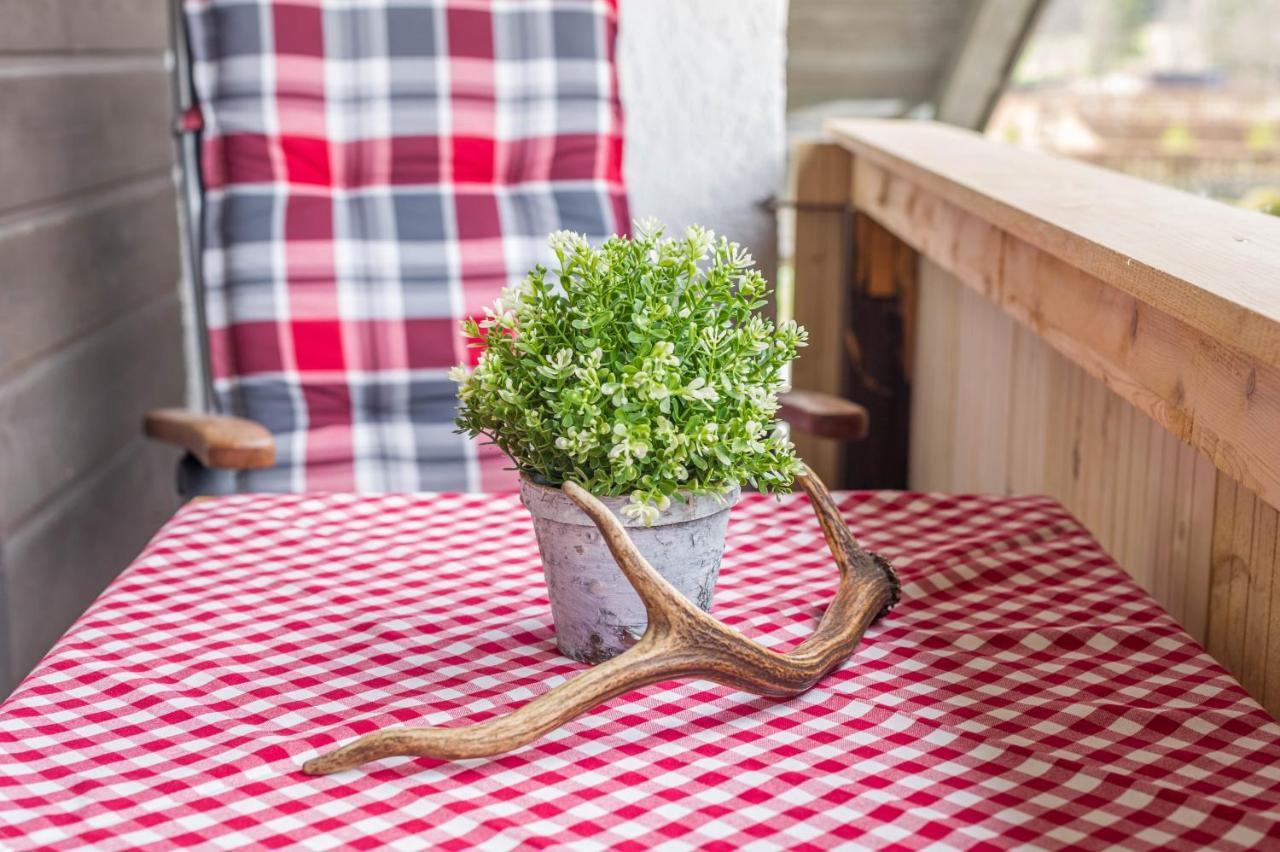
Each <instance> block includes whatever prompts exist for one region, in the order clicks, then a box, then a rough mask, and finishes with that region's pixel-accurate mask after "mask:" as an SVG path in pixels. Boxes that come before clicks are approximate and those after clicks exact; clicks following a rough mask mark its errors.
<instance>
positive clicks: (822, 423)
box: [778, 390, 871, 441]
mask: <svg viewBox="0 0 1280 852" xmlns="http://www.w3.org/2000/svg"><path fill="white" fill-rule="evenodd" d="M778 403H779V406H778V416H779V417H780V418H782V419H783V420H785V421H787V422H788V423H790V424H791V426H792V427H793V428H794V429H796V430H797V431H800V432H805V433H806V434H809V435H817V436H818V437H820V438H835V439H837V440H840V441H859V440H861V439H863V438H865V437H867V431H868V429H869V427H870V422H871V421H870V418H869V417H868V416H867V410H866V409H865V408H863V407H862V406H861V405H858V403H856V402H852V401H850V400H847V399H844V398H843V397H838V396H832V395H831V394H828V393H819V392H818V391H804V390H793V391H788V392H787V393H784V394H780V395H779V396H778Z"/></svg>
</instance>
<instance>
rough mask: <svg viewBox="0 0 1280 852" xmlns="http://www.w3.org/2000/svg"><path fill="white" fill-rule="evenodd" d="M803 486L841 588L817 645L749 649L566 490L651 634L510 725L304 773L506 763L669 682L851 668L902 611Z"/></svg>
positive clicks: (834, 515)
mask: <svg viewBox="0 0 1280 852" xmlns="http://www.w3.org/2000/svg"><path fill="white" fill-rule="evenodd" d="M799 480H800V484H801V486H802V487H803V488H804V489H805V490H806V491H807V492H808V494H809V497H810V500H811V502H812V503H813V506H814V511H815V512H816V513H817V515H818V520H819V523H821V525H822V528H823V532H824V534H825V536H826V539H827V544H828V546H829V547H830V549H831V553H832V556H834V557H835V560H836V562H837V563H838V565H839V567H840V585H839V586H838V588H837V589H836V595H835V597H834V598H833V599H832V601H831V604H830V605H829V606H828V607H827V611H826V612H825V613H823V616H822V619H821V620H820V621H819V622H818V627H817V629H816V630H815V631H814V633H813V635H812V636H811V637H810V638H808V639H806V640H805V641H804V642H801V643H800V644H799V645H797V646H796V647H795V648H794V649H792V650H791V652H790V653H787V654H780V653H778V652H776V651H773V650H770V649H768V648H765V647H763V646H762V645H759V644H758V643H756V642H753V641H751V640H750V639H748V638H747V637H745V636H743V635H742V634H741V633H739V632H737V631H736V630H733V629H732V628H729V627H726V626H725V625H723V624H721V623H720V622H718V621H716V620H715V619H714V618H712V617H711V616H710V615H707V614H706V613H704V612H702V611H701V610H699V609H697V608H696V607H695V606H693V604H691V603H689V602H688V601H687V600H685V599H684V597H683V596H682V595H681V594H680V593H679V592H678V591H676V589H675V588H674V587H672V586H671V584H670V583H668V582H667V581H666V580H665V579H663V578H662V576H661V575H660V574H658V572H657V571H655V570H654V569H653V567H652V566H651V565H649V563H648V562H647V561H646V560H645V558H644V557H643V556H642V555H641V554H640V553H639V551H638V550H636V548H635V545H634V544H632V542H631V540H630V539H629V538H628V537H627V534H626V530H625V528H624V527H623V526H622V524H621V523H619V522H618V520H617V518H615V517H614V516H613V515H612V514H611V513H610V512H609V510H608V509H607V508H605V506H604V505H603V504H602V503H601V502H600V501H599V500H597V499H596V498H595V497H593V496H592V495H590V494H588V493H587V492H586V491H585V490H583V489H582V488H580V487H579V486H577V485H575V484H573V483H566V484H565V486H564V490H565V493H567V494H568V495H569V496H570V498H572V499H573V500H574V502H575V503H577V504H578V505H579V506H581V507H582V509H583V511H585V512H586V513H587V515H588V516H589V517H590V518H591V520H592V521H593V522H594V523H595V525H596V527H597V528H598V529H599V530H600V533H601V535H602V536H603V537H604V539H605V541H606V543H607V544H608V545H609V549H610V551H611V552H612V553H613V555H614V558H615V559H617V560H618V565H619V567H620V568H621V569H622V570H623V572H624V574H625V575H626V577H627V580H628V581H629V582H630V583H631V584H632V586H633V587H634V588H635V589H636V592H637V594H639V595H640V597H641V599H642V600H643V601H644V603H645V608H646V610H647V611H648V613H649V626H648V628H647V629H646V630H645V633H644V635H643V636H642V637H641V638H640V641H639V642H637V643H636V644H635V645H634V646H632V647H631V648H630V649H629V650H628V651H626V653H624V654H621V655H619V656H617V657H614V658H613V659H612V660H609V661H608V662H605V663H603V664H601V665H599V666H597V667H595V668H594V669H591V670H589V671H586V672H583V673H582V674H580V675H578V676H577V677H575V678H573V679H572V680H570V681H567V682H565V683H562V684H560V685H559V686H557V687H556V688H555V689H552V690H551V691H549V692H547V693H545V694H543V695H542V696H540V697H538V698H536V699H534V700H533V701H530V702H529V703H528V704H525V705H524V706H522V707H520V708H518V709H516V710H514V711H512V712H511V713H509V714H507V715H506V716H502V717H499V718H497V719H491V720H490V721H488V722H482V723H480V724H478V725H470V726H465V727H459V728H386V729H383V730H381V731H376V732H374V733H372V734H366V735H365V736H363V737H360V738H359V739H357V740H355V741H354V742H351V743H349V744H348V745H345V746H343V747H342V748H340V749H337V750H336V751H333V752H330V753H329V754H326V755H322V756H321V757H318V758H315V759H314V760H310V761H308V762H307V763H306V764H304V765H303V767H302V771H303V772H306V773H307V774H309V775H326V774H328V773H331V772H338V771H340V770H343V769H350V768H353V767H356V766H359V765H360V764H362V763H366V762H368V761H371V760H377V759H379V758H383V757H392V756H413V757H435V758H440V759H444V760H459V759H464V758H475V757H487V756H490V755H495V754H502V753H503V752H507V751H511V750H512V749H515V748H519V747H520V746H522V745H525V744H527V743H530V742H532V741H534V740H536V739H538V738H539V737H541V736H542V735H544V734H546V733H548V732H549V731H552V730H554V729H556V728H558V727H560V726H561V725H563V724H565V723H566V722H568V721H569V720H571V719H573V718H575V717H576V716H578V715H580V714H582V713H585V712H586V711H588V710H591V709H592V708H594V707H596V706H598V705H599V704H601V703H602V702H605V701H608V700H609V699H610V698H613V697H615V696H617V695H621V694H622V693H624V692H629V691H631V690H633V689H638V688H639V687H642V686H646V685H648V684H651V683H656V682H658V681H662V680H670V679H673V678H686V677H690V678H691V677H700V678H705V679H708V680H713V681H716V682H718V683H725V684H729V685H732V686H736V687H739V688H743V689H748V690H751V691H753V692H756V693H758V694H760V695H772V696H784V697H785V696H790V695H798V694H799V693H801V692H804V691H805V690H807V689H809V688H811V687H812V686H813V685H814V684H815V683H817V681H818V680H819V679H820V678H822V677H823V676H824V675H826V674H827V673H828V672H830V671H831V670H832V669H834V668H836V667H837V666H839V665H840V664H841V663H843V662H844V661H845V660H847V659H848V657H849V655H850V654H851V653H853V649H854V648H855V647H856V646H857V644H858V641H859V640H860V639H861V638H862V634H863V632H864V631H865V630H866V629H867V627H868V626H869V625H870V624H871V623H872V622H873V621H875V619H876V618H878V617H879V616H880V615H882V614H883V613H884V612H886V611H888V609H889V608H891V607H892V606H893V605H894V603H896V602H897V595H898V585H897V578H896V576H895V575H894V573H893V569H892V568H890V567H889V564H888V563H887V562H885V561H884V560H883V559H881V558H880V557H878V556H875V555H874V554H869V553H867V552H866V551H864V550H862V549H861V548H860V547H858V544H857V542H856V541H854V539H853V535H852V534H851V533H850V532H849V530H848V528H847V527H846V526H845V525H844V522H843V520H841V518H840V514H839V511H838V510H837V508H836V506H835V503H834V501H833V500H832V499H831V495H830V494H829V493H828V492H827V489H826V488H825V487H824V486H823V485H822V483H821V481H820V480H819V479H818V478H817V476H816V475H814V473H813V472H812V471H811V470H808V468H806V469H805V471H804V473H803V474H802V475H801V476H800V477H799Z"/></svg>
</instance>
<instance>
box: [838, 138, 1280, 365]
mask: <svg viewBox="0 0 1280 852" xmlns="http://www.w3.org/2000/svg"><path fill="white" fill-rule="evenodd" d="M827 130H828V132H829V133H830V134H831V135H832V136H834V137H835V138H836V140H837V141H838V142H839V143H840V144H841V145H843V146H844V147H846V148H848V149H849V150H850V151H852V152H853V153H854V155H855V156H856V157H859V158H865V160H867V161H869V162H871V163H874V164H876V165H878V166H880V167H882V168H883V169H884V170H885V171H887V172H889V173H891V174H893V175H896V176H898V177H901V178H903V179H905V180H907V181H910V182H911V183H912V184H913V185H915V186H917V187H919V188H920V189H921V190H924V191H926V192H928V193H930V194H932V195H935V196H937V197H938V198H939V199H942V200H944V201H946V202H949V203H950V204H953V205H955V206H956V207H959V208H961V209H962V210H964V211H966V212H967V213H970V214H973V215H975V216H977V217H979V218H981V219H983V220H985V221H986V222H989V223H991V224H992V225H995V226H997V227H999V228H1001V229H1003V230H1004V231H1007V232H1008V233H1009V234H1011V235H1013V236H1015V237H1017V238H1018V239H1020V240H1023V241H1025V242H1026V243H1028V244H1029V245H1032V246H1034V247H1035V248H1037V249H1040V250H1041V251H1044V252H1045V253H1047V254H1049V255H1051V256H1053V257H1056V258H1059V259H1061V260H1063V261H1065V262H1067V263H1068V264H1070V265H1071V266H1074V267H1076V268H1078V269H1080V270H1082V271H1084V272H1087V273H1089V274H1090V275H1092V276H1094V277H1096V278H1098V279H1100V280H1102V281H1104V282H1106V283H1107V284H1110V285H1111V286H1113V287H1115V288H1117V289H1119V290H1121V291H1123V292H1125V293H1128V294H1130V295H1132V296H1134V297H1136V298H1138V299H1140V300H1142V301H1143V302H1145V303H1146V304H1148V305H1151V306H1152V307H1153V308H1156V309H1157V310H1159V311H1161V312H1163V313H1166V314H1168V315H1170V316H1173V317H1176V318H1177V319H1179V320H1181V321H1183V322H1185V323H1186V324H1187V325H1189V326H1191V327H1192V328H1194V329H1197V330H1199V331H1202V332H1204V333H1206V334H1207V335H1209V336H1211V337H1213V338H1215V339H1218V340H1220V341H1222V342H1224V343H1228V344H1230V345H1231V346H1232V347H1234V348H1236V349H1238V350H1239V351H1240V352H1242V353H1243V354H1245V355H1250V356H1253V357H1256V358H1258V359H1259V360H1261V361H1264V362H1266V363H1268V364H1271V365H1272V366H1280V218H1277V217H1273V216H1260V215H1258V214H1257V213H1255V212H1253V211H1249V210H1243V209H1240V208H1236V207H1232V206H1230V205H1227V204H1223V203H1221V202H1217V201H1212V200H1209V199H1205V198H1200V197H1198V196H1195V195H1191V194H1190V193H1186V192H1181V191H1179V190H1176V189H1171V188H1169V187H1165V186H1160V185H1159V184H1154V183H1149V182H1147V181H1143V180H1139V179H1137V178H1132V177H1129V176H1127V175H1122V174H1119V173H1117V172H1113V171H1108V170H1106V169H1102V168H1099V167H1096V166H1091V165H1088V164H1085V163H1080V162H1076V161H1072V160H1066V159H1061V158H1058V157H1052V156H1047V155H1045V154H1041V153H1037V152H1033V151H1026V150H1022V149H1018V148H1013V147H1011V146H1007V145H1002V144H1000V143H997V142H994V141H991V140H988V139H986V138H984V137H982V136H980V135H979V134H977V133H973V132H971V131H968V130H963V129H960V128H956V127H951V126H949V125H943V124H935V123H932V122H907V121H890V120H875V119H838V120H833V121H830V122H828V124H827ZM884 189H885V187H884V186H883V185H878V186H876V187H871V186H866V187H862V186H859V185H858V181H857V178H856V177H855V181H854V202H855V206H857V207H858V208H860V209H863V210H867V209H868V207H869V205H867V204H864V203H862V202H863V201H864V200H866V197H867V193H870V192H872V191H873V190H875V191H883V190H884ZM886 224H888V223H886ZM902 236H903V238H904V239H907V241H908V242H910V241H911V240H910V238H909V237H908V236H907V235H905V234H903V235H902Z"/></svg>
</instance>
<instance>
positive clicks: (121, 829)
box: [0, 493, 1280, 850]
mask: <svg viewBox="0 0 1280 852" xmlns="http://www.w3.org/2000/svg"><path fill="white" fill-rule="evenodd" d="M840 502H841V506H842V507H843V510H844V512H845V514H846V516H847V517H848V518H849V520H850V522H851V524H852V526H853V529H854V530H855V531H856V532H857V533H858V535H859V536H860V537H861V539H862V540H863V541H864V542H865V543H866V544H867V545H868V546H870V547H872V548H874V549H877V550H879V551H881V552H883V553H885V554H886V555H887V556H889V557H890V558H891V559H892V560H893V561H894V563H895V564H896V566H897V567H898V570H899V572H900V574H901V576H902V579H903V581H904V587H903V599H902V603H901V604H900V605H899V607H898V608H897V609H896V610H895V611H894V612H893V613H892V615H891V616H890V617H889V618H888V619H887V620H886V621H884V622H882V623H881V624H880V625H878V626H876V627H874V628H873V629H872V630H871V631H870V632H869V633H868V634H867V637H866V639H865V640H864V643H863V645H862V646H861V647H860V648H859V650H858V651H857V653H856V654H855V655H854V657H853V658H852V660H851V661H850V662H849V663H848V664H846V665H845V666H844V667H843V668H842V669H840V670H839V671H837V672H836V673H834V674H832V675H830V676H829V677H828V678H826V679H825V680H824V681H823V682H822V683H821V684H819V686H818V687H817V688H815V689H814V690H813V691H811V692H810V693H808V694H806V695H804V696H802V697H800V698H796V699H794V700H791V701H783V702H780V701H775V700H770V699H764V698H758V697H754V696H751V695H747V694H744V693H740V692H735V691H734V690H732V689H729V688H725V687H718V686H714V685H711V684H708V683H705V682H695V683H686V684H676V683H664V684H658V685H655V686H652V687H648V688H646V689H643V690H640V691H638V692H636V693H633V694H630V695H627V696H623V697H620V698H617V699H615V700H613V701H611V702H609V703H608V704H607V705H606V706H605V707H604V708H601V709H599V710H597V711H595V712H592V713H590V714H588V715H587V716H585V717H583V718H581V719H579V720H577V721H575V722H573V723H571V724H570V725H568V726H567V727H565V728H563V729H561V730H559V731H557V732H555V733H553V734H551V735H550V736H548V737H547V738H546V739H544V740H543V741H541V742H540V743H538V744H536V745H533V746H530V747H527V748H525V749H522V750H520V751H518V752H516V753H514V754H510V755H507V756H504V757H501V758H498V759H494V760H489V761H470V762H465V763H455V764H450V763H442V762H436V761H430V760H406V759H398V760H388V761H385V762H383V763H381V764H378V765H376V766H374V767H370V768H366V769H363V770H359V771H352V772H346V773H341V774H339V775H336V776H330V777H325V778H309V777H306V776H303V775H301V774H300V773H298V772H297V768H298V766H299V765H300V764H301V762H302V761H303V760H305V759H307V758H310V757H312V756H314V755H315V754H317V753H318V751H319V750H320V749H327V748H329V747H331V746H333V745H334V744H335V743H339V742H343V741H346V740H348V739H350V738H351V737H352V736H354V735H356V734H359V733H364V732H367V731H370V730H372V729H374V728H375V727H378V726H380V725H388V724H412V723H425V724H449V723H456V722H460V721H462V720H464V719H472V720H478V719H483V718H487V717H490V716H492V715H494V714H496V713H499V712H501V711H503V710H504V709H505V708H506V707H507V706H508V705H512V704H516V703H520V702H524V701H527V700H528V699H529V698H531V697H532V696H534V695H536V694H538V693H539V692H541V691H542V690H544V689H546V688H548V687H549V686H551V685H553V684H556V683H559V682H561V681H562V680H563V679H564V678H566V677H568V676H570V675H571V674H573V673H574V672H575V671H576V670H577V669H578V668H579V666H578V665H576V664H573V663H570V662H568V661H566V660H564V659H562V658H560V657H558V656H557V654H556V652H555V649H554V644H553V632H552V625H551V621H550V616H549V612H548V605H547V600H546V595H545V592H544V589H543V586H542V582H541V577H540V572H539V568H538V557H537V548H536V545H535V542H534V539H533V536H532V533H531V531H530V524H529V519H528V517H527V515H526V513H525V512H524V510H523V509H522V508H521V507H520V506H519V505H518V503H517V499H516V498H515V497H513V496H502V497H485V496H480V495H471V496H458V495H436V496H426V497H405V496H395V495H387V496H378V497H353V496H346V495H335V496H274V497H273V496H249V495H245V496H237V497H230V498H225V499H220V500H216V501H211V502H206V503H201V504H198V505H191V506H187V507H186V508H184V509H183V510H182V511H181V512H180V513H179V514H178V515H177V516H176V518H174V519H173V520H172V521H171V522H170V523H169V524H168V526H167V527H165V529H164V530H163V531H162V532H161V533H160V534H159V536H158V537H157V538H156V539H155V541H153V542H152V544H151V545H150V546H149V547H148V548H147V550H146V551H145V552H144V553H143V555H142V556H141V557H140V558H139V559H138V561H137V562H136V563H135V564H134V565H133V566H132V567H131V568H130V569H129V570H128V571H126V573H125V574H123V575H122V576H121V577H120V578H119V579H118V580H117V581H116V582H115V583H114V584H113V585H112V586H111V587H110V589H108V591H107V592H106V593H105V594H104V596H103V597H102V598H101V599H100V600H99V601H98V602H97V603H95V604H94V606H93V607H92V608H91V609H90V610H89V612H88V613H87V614H86V615H85V616H84V617H83V618H82V619H81V620H80V622H79V623H77V624H76V626H75V627H73V628H72V630H71V632H70V633H69V634H68V635H67V636H66V637H65V638H64V639H63V640H62V641H61V642H60V643H59V644H58V645H57V647H56V648H55V649H54V650H53V651H52V652H51V653H50V655H49V656H48V657H47V658H46V659H45V660H44V662H42V663H41V664H40V666H39V667H38V668H37V669H36V671H35V672H33V673H32V675H31V676H30V677H29V678H28V679H27V680H26V681H25V682H24V683H23V684H22V686H20V687H19V689H18V691H17V692H16V693H15V694H14V695H13V696H12V697H11V698H10V699H9V700H8V702H7V703H5V704H4V705H3V707H0V842H3V843H4V844H5V845H7V846H10V847H17V848H24V847H37V846H50V847H74V846H86V847H94V848H99V849H111V848H137V847H145V846H155V847H157V848H165V847H170V846H179V845H204V846H207V847H209V848H222V849H225V848H231V847H236V846H262V847H274V846H290V845H301V846H306V847H308V848H311V849H330V848H369V849H373V848H383V847H391V848H400V849H409V848H440V849H459V850H461V849H471V848H477V847H480V848H484V849H487V850H488V849H510V848H514V847H517V846H524V847H529V848H537V847H549V846H556V847H572V848H577V849H601V848H606V847H612V848H618V849H630V850H647V849H662V850H678V849H687V848H691V847H703V848H708V849H722V850H736V849H777V848H781V847H788V848H792V849H802V850H804V849H808V850H813V849H822V848H829V847H833V846H840V847H844V848H864V847H865V848H896V849H905V848H917V847H923V846H931V847H934V848H952V847H960V848H975V849H1002V848H1009V847H1013V846H1017V847H1021V848H1035V847H1040V848H1060V847H1063V846H1067V845H1072V846H1077V847H1081V848H1130V849H1199V848H1223V849H1228V848H1245V847H1260V846H1265V845H1267V844H1268V843H1272V844H1274V843H1277V842H1280V727H1278V726H1277V725H1276V724H1275V723H1274V722H1272V721H1271V720H1270V718H1269V717H1268V716H1267V715H1266V713H1265V712H1264V711H1263V710H1262V709H1261V708H1259V707H1258V705H1257V704H1256V703H1254V702H1253V701H1252V700H1251V699H1250V698H1249V697H1248V696H1246V695H1245V693H1244V692H1243V690H1242V689H1241V688H1240V686H1239V685H1237V684H1236V683H1235V681H1233V680H1232V679H1231V678H1230V677H1229V676H1228V675H1227V674H1226V672H1224V671H1223V670H1222V669H1221V668H1220V667H1219V666H1218V665H1217V664H1216V663H1214V662H1213V660H1211V659H1210V658H1209V657H1208V656H1206V655H1205V654H1204V652H1203V651H1201V650H1200V649H1199V648H1198V647H1197V646H1196V645H1195V643H1194V642H1193V641H1192V640H1191V639H1189V638H1188V637H1187V636H1186V635H1185V634H1184V633H1183V632H1182V631H1181V630H1180V629H1179V628H1178V627H1177V626H1176V625H1175V624H1174V622H1173V621H1172V620H1171V619H1170V618H1169V617H1168V616H1167V615H1166V614H1165V613H1164V612H1163V611H1162V610H1161V609H1160V608H1159V607H1158V606H1157V605H1156V604H1155V603H1153V602H1152V601H1151V599H1150V598H1148V597H1147V596H1146V595H1145V594H1144V593H1143V592H1142V591H1140V590H1139V589H1138V587H1137V586H1135V585H1134V583H1133V582H1132V581H1130V580H1129V579H1128V578H1127V577H1126V576H1125V575H1124V573H1123V572H1122V571H1121V570H1120V569H1118V568H1117V567H1116V566H1115V565H1114V564H1113V563H1112V562H1111V560H1110V559H1108V558H1107V556H1106V555H1104V554H1103V553H1102V551H1101V550H1100V549H1099V548H1098V546H1097V545H1096V544H1095V543H1094V542H1093V541H1092V540H1091V539H1090V537H1089V536H1088V535H1087V534H1086V533H1085V532H1084V531H1083V530H1082V529H1081V528H1080V526H1079V525H1078V524H1077V523H1076V522H1075V521H1074V520H1072V519H1071V518H1070V517H1069V516H1068V515H1067V514H1066V513H1065V512H1064V511H1063V510H1062V509H1061V508H1060V507H1059V506H1058V505H1057V504H1056V503H1054V502H1052V501H1049V500H1046V499H1040V498H1027V499H1012V500H1010V499H994V498H984V497H942V496H936V495H935V496H927V495H926V496H922V495H913V494H897V493H863V494H847V495H841V496H840ZM833 572H834V567H833V565H832V564H831V562H830V558H829V556H828V555H827V554H826V553H825V551H824V546H823V543H822V539H821V534H820V532H819V530H818V528H817V524H816V521H815V520H814V519H813V517H812V514H811V511H810V510H809V508H808V507H807V505H806V504H805V502H804V500H803V498H800V497H788V498H786V499H784V500H782V501H781V503H778V502H775V501H774V500H772V499H770V498H765V497H761V496H751V497H747V498H745V499H744V500H743V502H742V503H741V504H739V506H738V507H737V508H735V509H734V511H733V519H732V522H731V526H730V533H729V546H728V552H727V553H726V556H725V561H724V571H723V575H722V581H721V585H720V588H719V590H718V591H717V596H716V603H715V610H714V611H715V613H716V615H717V616H719V617H720V618H722V619H723V620H724V621H725V622H727V623H728V624H731V625H733V626H734V627H736V628H738V629H740V630H742V631H744V632H745V633H747V634H748V635H750V636H753V637H755V638H757V639H759V640H760V641H762V642H764V643H766V644H768V645H770V646H773V647H777V648H783V647H785V646H788V645H790V644H792V643H794V642H796V641H797V640H799V639H801V638H803V637H804V636H806V635H807V634H808V633H809V632H810V631H811V630H812V628H813V625H814V619H815V617H816V616H817V614H818V613H819V612H820V610H821V609H822V608H823V607H824V606H825V603H826V601H827V599H828V597H829V595H830V593H831V590H832V588H833V586H834V576H833Z"/></svg>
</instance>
